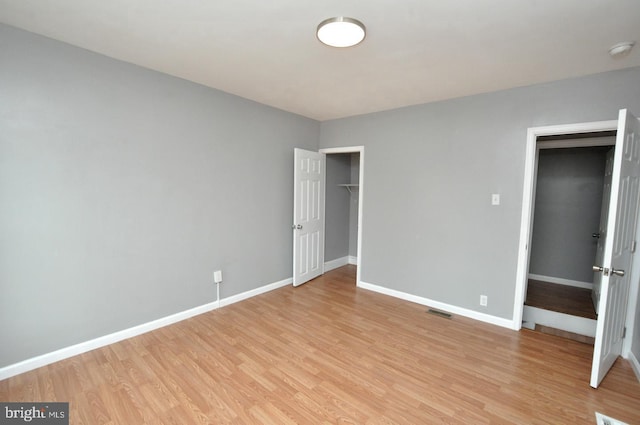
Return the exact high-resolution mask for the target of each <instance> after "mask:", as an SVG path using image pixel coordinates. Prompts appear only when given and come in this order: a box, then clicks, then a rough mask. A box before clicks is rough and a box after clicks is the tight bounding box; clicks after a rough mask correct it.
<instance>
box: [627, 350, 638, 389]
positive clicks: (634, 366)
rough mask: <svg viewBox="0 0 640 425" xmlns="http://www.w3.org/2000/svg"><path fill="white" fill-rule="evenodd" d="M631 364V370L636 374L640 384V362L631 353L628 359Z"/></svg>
mask: <svg viewBox="0 0 640 425" xmlns="http://www.w3.org/2000/svg"><path fill="white" fill-rule="evenodd" d="M627 360H629V363H631V368H632V369H633V371H634V372H635V374H636V378H638V382H640V362H638V358H637V357H636V356H635V354H633V352H629V356H628V357H627Z"/></svg>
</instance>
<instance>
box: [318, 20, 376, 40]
mask: <svg viewBox="0 0 640 425" xmlns="http://www.w3.org/2000/svg"><path fill="white" fill-rule="evenodd" d="M316 36H317V37H318V40H320V41H321V42H323V43H324V44H326V45H327V46H332V47H351V46H355V45H356V44H358V43H360V42H361V41H362V40H364V36H365V28H364V24H363V23H362V22H360V21H358V20H357V19H353V18H346V17H344V16H338V17H336V18H329V19H325V20H324V21H322V22H320V25H318V29H317V31H316Z"/></svg>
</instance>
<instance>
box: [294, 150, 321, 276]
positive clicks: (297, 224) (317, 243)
mask: <svg viewBox="0 0 640 425" xmlns="http://www.w3.org/2000/svg"><path fill="white" fill-rule="evenodd" d="M324 173H325V156H324V154H321V153H318V152H312V151H306V150H303V149H295V150H294V176H293V179H294V187H295V190H294V194H293V219H294V223H293V285H294V286H298V285H301V284H303V283H305V282H307V281H309V280H311V279H313V278H314V277H316V276H319V275H321V274H322V272H323V267H324V179H325V176H324Z"/></svg>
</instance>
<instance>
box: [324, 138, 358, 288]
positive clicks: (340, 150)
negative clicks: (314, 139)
mask: <svg viewBox="0 0 640 425" xmlns="http://www.w3.org/2000/svg"><path fill="white" fill-rule="evenodd" d="M318 152H320V153H323V154H325V155H330V154H337V153H359V154H360V170H359V176H358V185H359V186H358V241H357V252H356V255H357V257H356V258H357V259H356V286H360V282H361V280H360V276H361V274H360V273H361V272H360V271H361V264H362V211H363V203H362V199H363V195H362V194H363V193H364V146H345V147H338V148H323V149H320V150H318ZM325 179H326V173H325ZM324 188H325V191H326V190H327V185H326V182H325V185H324ZM325 208H326V202H325ZM325 217H326V216H325ZM325 231H326V226H325ZM323 237H324V235H323Z"/></svg>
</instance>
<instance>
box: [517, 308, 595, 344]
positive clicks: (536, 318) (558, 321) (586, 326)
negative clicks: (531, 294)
mask: <svg viewBox="0 0 640 425" xmlns="http://www.w3.org/2000/svg"><path fill="white" fill-rule="evenodd" d="M522 322H523V323H522V327H524V328H527V329H534V328H535V325H536V324H539V325H543V326H548V327H551V328H555V329H562V330H563V331H567V332H573V333H575V334H578V335H585V336H590V337H592V338H593V337H595V336H596V322H597V321H596V320H593V319H587V318H584V317H577V316H571V315H569V314H564V313H558V312H555V311H549V310H544V309H541V308H537V307H531V306H528V305H525V306H524V310H523V313H522Z"/></svg>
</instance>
